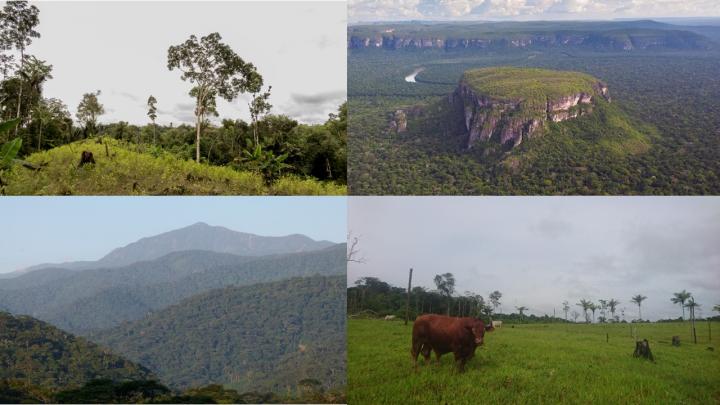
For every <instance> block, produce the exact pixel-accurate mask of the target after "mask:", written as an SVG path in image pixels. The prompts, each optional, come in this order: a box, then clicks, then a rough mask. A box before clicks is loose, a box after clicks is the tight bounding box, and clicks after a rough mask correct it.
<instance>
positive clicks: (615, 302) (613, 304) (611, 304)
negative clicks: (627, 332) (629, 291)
mask: <svg viewBox="0 0 720 405" xmlns="http://www.w3.org/2000/svg"><path fill="white" fill-rule="evenodd" d="M618 305H620V301H618V300H616V299H615V298H611V299H610V301H608V308H610V313H611V314H612V318H613V320H616V319H615V309H617V306H618Z"/></svg>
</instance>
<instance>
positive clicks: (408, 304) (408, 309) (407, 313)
mask: <svg viewBox="0 0 720 405" xmlns="http://www.w3.org/2000/svg"><path fill="white" fill-rule="evenodd" d="M412 271H413V269H412V267H411V268H410V275H409V276H408V290H407V305H405V325H407V323H408V319H410V288H411V287H412Z"/></svg>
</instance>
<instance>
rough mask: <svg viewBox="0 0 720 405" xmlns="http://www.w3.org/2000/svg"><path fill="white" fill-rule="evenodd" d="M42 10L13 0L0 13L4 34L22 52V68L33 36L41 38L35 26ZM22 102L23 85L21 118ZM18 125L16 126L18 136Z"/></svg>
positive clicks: (18, 109)
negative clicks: (26, 50)
mask: <svg viewBox="0 0 720 405" xmlns="http://www.w3.org/2000/svg"><path fill="white" fill-rule="evenodd" d="M39 14H40V10H38V8H37V7H35V6H34V5H32V6H31V5H29V4H28V2H27V1H26V0H12V1H8V2H6V3H5V6H4V7H3V10H2V14H0V28H1V29H2V36H3V37H4V38H6V39H7V41H8V42H9V43H10V44H12V45H13V46H14V47H15V49H17V50H18V51H19V52H20V70H21V71H22V69H23V67H24V66H25V49H26V48H27V47H28V46H30V44H32V39H33V38H40V33H39V32H37V31H35V27H36V26H37V25H38V24H39V23H40V18H39ZM21 102H22V86H21V87H20V91H19V93H18V98H17V114H16V115H15V118H20V107H21ZM17 131H18V127H17V126H16V127H15V136H17Z"/></svg>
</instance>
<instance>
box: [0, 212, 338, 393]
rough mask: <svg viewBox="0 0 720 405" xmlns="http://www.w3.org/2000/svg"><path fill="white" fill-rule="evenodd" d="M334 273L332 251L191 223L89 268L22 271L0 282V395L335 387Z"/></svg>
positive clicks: (307, 241)
mask: <svg viewBox="0 0 720 405" xmlns="http://www.w3.org/2000/svg"><path fill="white" fill-rule="evenodd" d="M345 260H346V245H345V244H335V243H332V242H327V241H315V240H312V239H311V238H309V237H307V236H304V235H289V236H284V237H263V236H257V235H252V234H246V233H240V232H235V231H231V230H229V229H226V228H223V227H216V226H209V225H206V224H203V223H198V224H195V225H191V226H189V227H185V228H182V229H178V230H175V231H171V232H167V233H163V234H160V235H157V236H152V237H148V238H143V239H141V240H139V241H137V242H135V243H131V244H130V245H127V246H125V247H121V248H118V249H115V250H113V251H112V252H110V253H109V254H108V255H106V256H105V257H103V258H102V259H100V260H98V261H95V262H75V263H65V264H62V265H53V266H50V265H41V266H35V267H33V268H30V269H29V270H28V271H26V272H24V273H23V274H16V275H15V276H14V277H11V278H5V279H2V280H0V311H7V312H2V314H3V317H0V356H4V357H0V364H1V365H3V366H5V365H10V366H12V367H9V368H8V370H9V371H7V372H6V373H5V374H0V383H3V381H5V382H8V381H10V382H11V383H10V384H11V385H12V384H16V383H18V382H20V383H23V384H25V383H27V384H30V385H31V386H32V387H35V386H37V387H41V388H42V389H44V388H47V389H50V390H58V389H68V388H74V387H77V386H78V385H80V384H84V383H87V382H88V381H89V380H92V379H94V378H108V379H110V380H113V381H124V380H147V379H149V378H156V377H159V378H160V381H161V382H162V383H163V384H166V385H168V386H170V387H173V388H176V389H181V388H182V389H185V388H193V387H198V386H199V385H203V384H218V383H219V384H226V385H229V386H232V387H233V388H237V389H244V390H249V391H255V390H258V389H265V390H285V392H287V390H288V389H291V388H294V387H296V386H297V384H298V383H299V382H300V381H301V380H305V379H313V380H317V381H319V382H320V384H322V386H324V387H326V388H332V387H337V386H342V385H344V384H345V380H344V378H345V372H344V370H345V328H344V319H345V318H344V311H345V310H344V308H345V272H346V261H345ZM8 325H11V327H10V326H8ZM17 330H21V331H28V330H29V331H31V334H33V337H32V338H24V337H22V336H25V335H27V332H22V333H21V332H17ZM3 333H5V335H4V334H3ZM23 334H24V335H23ZM6 335H7V336H6ZM75 335H80V336H82V337H80V336H78V337H76V336H75ZM8 339H9V340H10V341H11V344H10V346H9V347H10V350H4V349H5V348H7V347H8V346H7V344H5V346H2V344H3V342H6V341H7V340H8ZM58 341H59V342H60V343H57V342H58ZM22 342H27V344H25V346H23V344H21V343H22ZM96 344H99V346H97V345H96ZM33 345H36V346H37V347H33ZM63 350H69V351H71V352H72V353H75V352H78V351H79V353H80V354H72V355H68V356H65V355H64V354H62V353H63ZM96 352H97V353H100V355H99V356H96V354H97V353H96ZM78 356H79V358H80V359H81V360H83V361H81V362H77V361H78ZM103 356H104V357H103ZM121 356H124V357H121ZM96 357H97V358H96ZM125 358H128V359H131V360H125ZM85 360H87V361H85ZM178 361H180V363H178ZM35 363H37V364H35ZM23 367H25V368H23ZM107 369H109V370H111V371H107ZM126 369H127V370H129V371H128V372H127V373H126V372H125V371H127V370H126ZM103 370H105V371H103ZM112 370H114V371H112ZM3 384H6V383H3ZM6 385H7V384H6ZM34 389H35V388H33V390H34Z"/></svg>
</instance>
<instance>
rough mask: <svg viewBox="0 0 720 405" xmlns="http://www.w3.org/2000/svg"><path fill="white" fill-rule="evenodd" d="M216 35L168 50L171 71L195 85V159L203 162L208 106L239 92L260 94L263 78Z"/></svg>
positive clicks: (232, 97)
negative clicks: (204, 125)
mask: <svg viewBox="0 0 720 405" xmlns="http://www.w3.org/2000/svg"><path fill="white" fill-rule="evenodd" d="M221 39H222V37H221V36H220V34H218V33H217V32H215V33H212V34H210V35H207V36H204V37H202V38H200V40H198V38H197V37H196V36H195V35H191V36H190V38H189V39H188V40H187V41H185V42H184V43H182V44H180V45H176V46H171V47H170V48H169V49H168V64H167V66H168V69H169V70H171V71H172V70H174V69H178V70H180V71H181V72H182V76H181V79H182V80H183V81H188V82H190V83H192V84H193V88H192V90H191V91H190V96H192V97H193V98H195V118H196V121H195V160H196V161H197V162H198V163H199V162H200V137H201V132H202V126H203V123H204V122H205V116H206V113H207V112H208V111H207V106H208V105H211V104H212V105H214V104H215V98H216V97H218V96H220V97H222V98H223V99H225V100H227V101H232V100H233V99H235V97H237V96H238V94H240V93H244V92H246V91H249V92H251V93H256V92H259V91H260V89H261V88H262V84H263V81H262V76H260V74H259V73H258V72H257V70H256V69H255V66H254V65H253V64H252V63H246V62H245V61H244V60H243V59H242V58H241V57H240V56H238V55H237V54H236V53H235V52H234V51H233V50H232V48H230V46H228V45H226V44H224V43H222V42H220V40H221Z"/></svg>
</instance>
